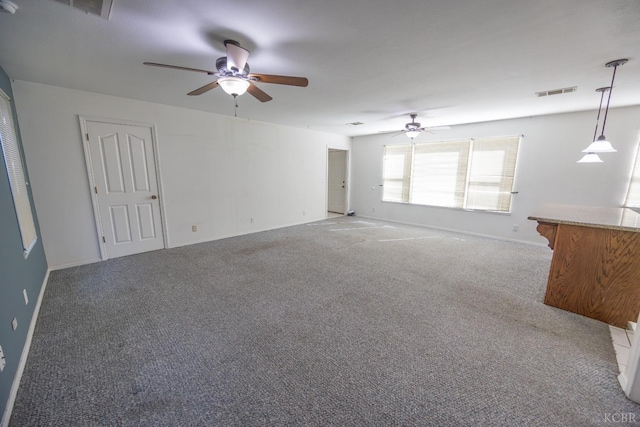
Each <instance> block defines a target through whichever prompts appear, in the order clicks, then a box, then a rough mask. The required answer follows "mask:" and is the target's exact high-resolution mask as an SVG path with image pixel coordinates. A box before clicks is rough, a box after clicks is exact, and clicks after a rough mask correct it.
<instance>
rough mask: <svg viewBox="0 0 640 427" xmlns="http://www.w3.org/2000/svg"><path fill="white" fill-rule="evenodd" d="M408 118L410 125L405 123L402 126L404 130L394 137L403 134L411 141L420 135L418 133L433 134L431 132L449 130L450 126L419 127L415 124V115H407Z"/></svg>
mask: <svg viewBox="0 0 640 427" xmlns="http://www.w3.org/2000/svg"><path fill="white" fill-rule="evenodd" d="M409 117H411V123H407V124H406V125H404V129H402V130H401V131H400V132H399V133H398V134H396V135H400V134H405V135H407V136H408V137H409V138H411V139H413V138H415V137H417V136H418V135H420V133H422V132H427V133H433V131H438V130H449V129H451V127H450V126H433V127H421V126H420V123H418V122H416V117H418V115H417V114H409Z"/></svg>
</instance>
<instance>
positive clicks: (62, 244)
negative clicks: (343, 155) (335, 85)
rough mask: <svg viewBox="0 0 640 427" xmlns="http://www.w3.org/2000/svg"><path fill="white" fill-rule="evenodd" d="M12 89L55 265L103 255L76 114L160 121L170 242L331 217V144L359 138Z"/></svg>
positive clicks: (45, 89) (53, 90) (86, 95)
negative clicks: (328, 210)
mask: <svg viewBox="0 0 640 427" xmlns="http://www.w3.org/2000/svg"><path fill="white" fill-rule="evenodd" d="M14 96H15V101H16V106H17V110H18V117H19V120H20V122H19V123H20V128H21V130H22V135H23V141H24V148H25V157H26V161H27V165H28V168H29V173H30V177H31V185H32V189H33V194H34V198H35V205H36V210H37V213H38V218H39V220H40V227H41V233H42V237H43V242H44V247H45V252H46V256H47V260H48V262H49V265H50V267H51V268H56V267H62V266H70V265H77V264H82V263H86V262H91V261H97V260H99V259H100V252H99V246H98V245H99V242H98V238H97V235H96V229H95V221H94V216H93V208H92V203H91V195H90V187H89V181H88V178H87V171H86V165H85V159H84V152H83V148H82V139H81V136H80V125H79V120H78V116H94V117H101V118H111V119H119V120H129V121H135V122H144V123H148V124H152V125H155V126H156V130H157V142H158V157H159V163H160V171H159V172H160V177H161V178H160V179H161V184H162V189H163V194H162V197H161V202H162V203H163V206H164V208H165V214H166V215H165V221H166V224H167V232H168V236H167V237H168V243H169V247H174V246H180V245H186V244H191V243H195V242H199V241H207V240H213V239H218V238H223V237H229V236H234V235H240V234H246V233H251V232H255V231H261V230H267V229H271V228H277V227H284V226H288V225H293V224H299V223H304V222H310V221H315V220H319V219H324V218H325V215H326V201H327V175H326V174H327V149H328V148H339V149H350V144H351V139H350V138H348V137H343V136H338V135H333V134H327V133H321V132H315V131H309V130H301V129H295V128H289V127H284V126H279V125H272V124H267V123H260V122H252V121H248V120H246V119H242V118H233V117H226V116H220V115H215V114H210V113H204V112H201V111H195V110H188V109H183V108H175V107H170V106H166V105H159V104H152V103H148V102H141V101H135V100H130V99H124V98H117V97H111V96H105V95H100V94H95V93H90V92H83V91H77V90H70V89H65V88H60V87H54V86H47V85H41V84H36V83H30V82H25V81H16V82H14ZM265 108H268V105H265ZM303 212H304V214H303ZM251 217H253V218H255V222H254V223H251V222H250V218H251ZM192 225H198V232H196V233H194V232H192V231H191V226H192Z"/></svg>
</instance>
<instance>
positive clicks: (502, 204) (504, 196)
mask: <svg viewBox="0 0 640 427" xmlns="http://www.w3.org/2000/svg"><path fill="white" fill-rule="evenodd" d="M521 142H522V135H509V136H498V137H483V138H466V139H457V140H448V141H434V142H425V143H418V144H416V143H410V144H399V145H389V146H385V147H384V155H383V171H382V182H383V191H382V201H383V202H390V203H406V204H411V205H417V206H429V207H439V208H445V209H456V210H464V211H469V212H483V213H495V214H500V215H509V214H510V213H511V211H512V205H513V195H514V194H517V192H514V191H513V189H514V185H515V182H516V179H515V178H516V169H517V163H518V154H519V149H520V143H521ZM452 144H454V146H455V144H459V145H460V148H459V149H458V151H460V150H461V149H465V150H466V152H464V151H460V153H459V158H458V162H457V163H458V165H457V168H456V170H453V169H452V170H451V171H449V172H450V173H449V175H450V177H451V178H453V177H455V180H456V182H455V187H456V190H455V191H454V192H453V193H451V198H452V200H453V202H452V203H450V204H445V205H442V204H435V203H434V204H431V203H417V202H415V200H416V198H417V197H416V198H414V190H415V188H417V187H418V186H419V184H417V183H416V176H415V171H416V165H415V162H416V158H417V155H416V151H421V153H418V155H419V154H424V153H425V152H427V153H428V152H429V151H432V152H434V153H437V152H439V151H441V150H438V146H440V147H442V148H443V149H444V148H445V146H447V145H448V146H451V145H452ZM465 146H466V148H465ZM409 147H410V150H409V153H410V154H409V156H410V164H411V167H410V168H405V169H408V171H409V176H405V177H404V181H406V182H408V184H407V185H408V191H409V198H408V200H406V201H404V200H403V201H399V200H389V199H387V198H385V188H384V187H385V185H386V183H387V181H388V178H387V177H386V172H385V170H386V166H387V165H386V158H387V154H388V150H394V151H400V150H402V149H403V148H404V149H405V150H407V149H409ZM494 147H495V148H494ZM493 151H502V152H503V153H504V154H503V158H502V161H501V162H494V164H493V165H491V164H490V163H489V164H487V163H485V164H477V163H476V164H475V165H474V157H475V158H476V162H477V159H478V158H483V157H484V158H486V157H487V156H481V155H480V154H479V153H491V152H493ZM442 152H451V153H454V152H456V150H451V149H449V150H448V151H447V150H444V151H442ZM427 155H428V154H427ZM464 159H466V164H463V163H461V160H464ZM454 163H456V162H452V164H454ZM496 165H498V166H499V167H498V169H497V170H498V171H499V172H498V173H495V171H496ZM474 168H475V169H474ZM418 169H419V167H418ZM474 170H475V171H478V170H480V171H485V172H486V171H493V172H494V173H493V174H488V175H487V174H486V173H485V175H482V174H477V173H476V179H475V180H474V179H473V178H472V171H474ZM405 172H406V171H405ZM477 177H484V178H485V181H486V182H485V181H482V180H478V179H477ZM492 178H493V179H495V178H498V180H497V181H496V180H494V181H493V183H494V184H495V186H497V187H499V189H498V191H495V192H489V193H488V194H487V195H488V196H489V199H490V198H492V197H493V198H495V201H494V202H493V203H494V205H493V206H495V209H493V208H485V209H483V208H479V207H477V204H476V205H473V204H472V203H471V201H470V200H469V197H470V193H471V191H472V190H471V189H470V185H475V186H476V187H477V186H480V187H482V185H484V184H487V183H489V181H488V180H487V179H489V180H490V179H492ZM461 180H463V181H461ZM481 184H482V185H481ZM460 185H462V186H463V188H462V195H460V194H458V193H459V188H458V187H459V186H460ZM428 187H429V186H428V185H427V186H426V188H428ZM507 187H508V188H507ZM403 191H406V190H404V189H403ZM476 196H477V197H478V196H479V197H482V192H480V193H478V192H476ZM475 200H476V198H474V203H475ZM478 204H481V202H478Z"/></svg>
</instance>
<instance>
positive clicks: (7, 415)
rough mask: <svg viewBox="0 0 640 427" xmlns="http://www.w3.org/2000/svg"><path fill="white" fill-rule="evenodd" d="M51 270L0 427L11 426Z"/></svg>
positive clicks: (43, 286) (40, 295)
mask: <svg viewBox="0 0 640 427" xmlns="http://www.w3.org/2000/svg"><path fill="white" fill-rule="evenodd" d="M50 272H51V270H50V269H48V268H47V272H46V274H45V275H44V280H43V281H42V287H41V288H40V294H39V295H38V300H37V301H36V306H35V308H34V309H33V315H32V316H31V324H30V325H29V331H28V332H27V339H26V342H25V343H24V347H23V348H22V355H21V356H20V361H19V362H18V370H17V371H16V376H15V377H14V378H13V385H12V386H11V391H10V392H9V400H8V401H7V407H6V408H5V410H4V414H3V415H2V422H0V427H8V426H9V420H10V419H11V413H12V412H13V405H14V403H15V401H16V396H17V395H18V387H20V380H21V379H22V373H23V372H24V367H25V365H26V364H27V357H28V356H29V349H30V348H31V339H32V338H33V332H34V331H35V329H36V321H37V320H38V314H39V313H40V304H42V297H43V296H44V290H45V289H46V287H47V282H48V281H49V273H50Z"/></svg>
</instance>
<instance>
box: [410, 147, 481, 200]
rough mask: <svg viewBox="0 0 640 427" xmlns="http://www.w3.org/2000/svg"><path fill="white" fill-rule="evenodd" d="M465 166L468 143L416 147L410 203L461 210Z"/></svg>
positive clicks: (467, 156)
mask: <svg viewBox="0 0 640 427" xmlns="http://www.w3.org/2000/svg"><path fill="white" fill-rule="evenodd" d="M468 163H469V140H463V141H448V142H441V143H436V144H434V143H426V144H416V145H415V149H414V155H413V169H412V170H413V174H412V177H411V178H412V183H411V203H416V204H420V205H431V206H444V207H451V208H461V207H463V205H464V194H465V186H466V182H467V165H468Z"/></svg>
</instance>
